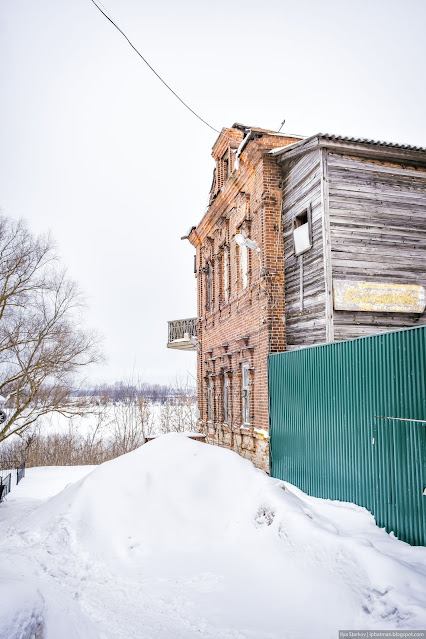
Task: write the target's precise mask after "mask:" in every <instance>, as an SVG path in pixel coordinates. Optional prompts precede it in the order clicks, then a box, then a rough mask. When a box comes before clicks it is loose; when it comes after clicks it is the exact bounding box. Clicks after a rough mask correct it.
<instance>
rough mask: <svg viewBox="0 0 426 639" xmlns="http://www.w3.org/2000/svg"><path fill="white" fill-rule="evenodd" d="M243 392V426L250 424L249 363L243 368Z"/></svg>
mask: <svg viewBox="0 0 426 639" xmlns="http://www.w3.org/2000/svg"><path fill="white" fill-rule="evenodd" d="M241 377H242V379H241V386H242V388H241V392H242V407H241V408H242V418H243V424H249V423H250V366H249V364H248V363H245V364H242V366H241Z"/></svg>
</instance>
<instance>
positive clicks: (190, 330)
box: [167, 317, 197, 351]
mask: <svg viewBox="0 0 426 639" xmlns="http://www.w3.org/2000/svg"><path fill="white" fill-rule="evenodd" d="M168 325H169V336H168V341H167V348H176V349H178V350H180V351H196V350H197V338H196V325H197V318H196V317H190V318H189V319H181V320H172V321H171V322H168Z"/></svg>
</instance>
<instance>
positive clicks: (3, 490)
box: [0, 473, 12, 502]
mask: <svg viewBox="0 0 426 639" xmlns="http://www.w3.org/2000/svg"><path fill="white" fill-rule="evenodd" d="M11 486H12V473H9V474H8V475H6V476H5V477H0V502H2V501H3V499H4V498H5V497H6V495H8V494H9V493H10V488H11Z"/></svg>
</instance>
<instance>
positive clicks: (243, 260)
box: [238, 230, 249, 288]
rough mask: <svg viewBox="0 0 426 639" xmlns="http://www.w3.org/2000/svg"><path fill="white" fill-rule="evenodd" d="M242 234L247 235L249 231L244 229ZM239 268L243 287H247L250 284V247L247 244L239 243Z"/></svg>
mask: <svg viewBox="0 0 426 639" xmlns="http://www.w3.org/2000/svg"><path fill="white" fill-rule="evenodd" d="M241 235H242V236H243V237H247V231H244V230H242V231H241ZM238 256H239V262H240V263H239V268H240V278H241V288H247V285H248V268H249V266H248V248H247V246H246V245H245V244H239V245H238Z"/></svg>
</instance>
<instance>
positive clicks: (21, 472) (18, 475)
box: [16, 462, 25, 484]
mask: <svg viewBox="0 0 426 639" xmlns="http://www.w3.org/2000/svg"><path fill="white" fill-rule="evenodd" d="M24 477H25V462H22V464H20V465H19V466H18V468H17V469H16V483H17V484H19V482H20V481H21V479H23V478H24Z"/></svg>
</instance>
